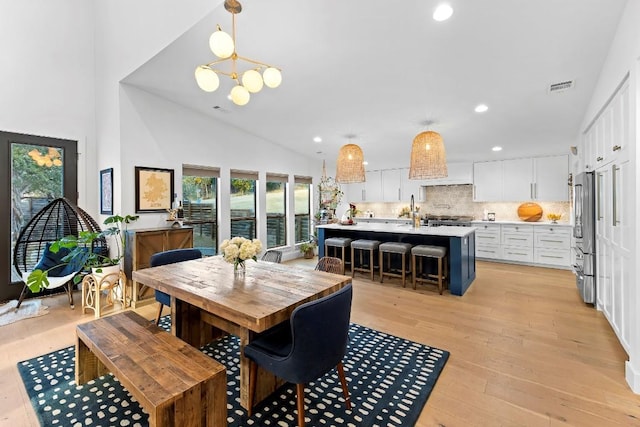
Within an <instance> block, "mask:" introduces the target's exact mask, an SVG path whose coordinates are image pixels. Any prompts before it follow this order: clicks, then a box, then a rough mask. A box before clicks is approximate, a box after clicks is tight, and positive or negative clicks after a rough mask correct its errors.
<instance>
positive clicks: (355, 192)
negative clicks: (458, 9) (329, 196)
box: [342, 170, 382, 203]
mask: <svg viewBox="0 0 640 427" xmlns="http://www.w3.org/2000/svg"><path fill="white" fill-rule="evenodd" d="M342 191H343V192H344V197H343V201H344V202H346V203H356V202H379V201H380V200H382V174H381V171H379V170H375V171H366V172H365V182H357V183H352V184H343V185H342Z"/></svg>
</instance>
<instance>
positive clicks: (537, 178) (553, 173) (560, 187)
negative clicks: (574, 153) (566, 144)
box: [532, 155, 569, 202]
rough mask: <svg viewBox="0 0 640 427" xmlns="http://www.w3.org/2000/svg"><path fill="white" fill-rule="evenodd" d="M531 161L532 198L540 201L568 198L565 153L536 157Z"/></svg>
mask: <svg viewBox="0 0 640 427" xmlns="http://www.w3.org/2000/svg"><path fill="white" fill-rule="evenodd" d="M533 160H534V163H533V167H534V181H533V199H532V200H538V201H542V202H565V201H568V200H569V158H568V156H566V155H562V156H548V157H536V158H535V159H533Z"/></svg>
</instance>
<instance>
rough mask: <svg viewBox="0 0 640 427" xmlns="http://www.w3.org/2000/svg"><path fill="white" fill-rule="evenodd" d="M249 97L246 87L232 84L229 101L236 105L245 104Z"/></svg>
mask: <svg viewBox="0 0 640 427" xmlns="http://www.w3.org/2000/svg"><path fill="white" fill-rule="evenodd" d="M250 99H251V94H250V93H249V91H248V90H247V88H246V87H244V86H242V85H237V86H234V87H233V89H231V101H233V103H234V104H236V105H241V106H242V105H247V103H248V102H249V100H250Z"/></svg>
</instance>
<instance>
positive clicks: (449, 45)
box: [125, 0, 626, 169]
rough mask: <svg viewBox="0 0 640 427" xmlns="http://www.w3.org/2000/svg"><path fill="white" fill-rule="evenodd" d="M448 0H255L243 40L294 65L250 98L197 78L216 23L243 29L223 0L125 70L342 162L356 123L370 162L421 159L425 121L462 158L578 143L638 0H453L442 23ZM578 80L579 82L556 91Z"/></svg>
mask: <svg viewBox="0 0 640 427" xmlns="http://www.w3.org/2000/svg"><path fill="white" fill-rule="evenodd" d="M439 3H441V1H440V0H403V1H392V0H349V1H336V0H304V1H299V0H298V1H295V0H243V1H242V6H243V11H242V13H240V14H238V15H237V18H236V21H237V52H238V53H239V54H240V55H243V56H246V57H249V58H252V59H257V60H260V61H264V62H268V63H270V64H274V65H276V66H278V67H281V68H282V70H283V72H282V74H283V82H282V85H281V86H280V87H279V88H277V89H268V88H266V87H265V89H263V90H262V92H260V93H258V94H253V95H252V97H251V101H250V102H249V104H248V105H246V106H243V107H239V106H236V105H234V104H233V103H232V102H231V101H229V100H228V99H227V94H228V93H229V91H230V90H231V88H232V87H233V85H232V81H231V80H230V79H228V78H226V77H222V78H221V85H220V88H219V89H218V91H216V92H214V93H205V92H203V91H201V90H200V89H199V88H198V87H197V85H196V83H195V80H194V77H193V72H194V69H195V67H196V66H197V65H198V64H202V63H206V62H210V61H213V60H214V59H215V57H214V55H213V54H212V53H211V51H210V50H209V47H208V40H209V35H210V34H211V32H212V31H213V30H214V29H215V25H216V24H217V23H219V24H220V25H221V26H222V28H223V30H226V31H228V32H230V31H231V15H230V14H229V13H228V12H226V11H225V10H224V8H223V7H222V5H220V6H219V7H217V8H216V9H215V10H214V11H213V12H212V13H211V14H210V15H208V16H206V17H203V19H202V20H201V21H200V22H198V23H196V24H195V25H194V26H193V27H192V28H191V29H190V30H189V31H188V32H187V33H185V34H184V35H183V36H181V37H180V38H179V39H177V40H175V42H173V43H172V44H171V45H169V46H167V47H166V48H165V49H164V50H163V51H161V52H159V53H158V54H157V55H156V56H155V57H154V58H151V59H150V60H149V61H148V62H147V63H146V64H143V65H142V66H141V67H140V68H139V69H138V70H136V71H135V72H134V73H132V74H131V75H130V76H128V77H127V78H126V79H125V82H127V83H129V84H133V85H135V86H138V87H140V88H142V89H144V90H147V91H149V92H152V93H154V94H157V95H159V96H161V97H164V98H167V99H169V100H172V101H174V102H176V103H179V104H182V105H184V106H187V107H189V108H192V109H194V110H198V111H200V112H202V113H204V114H207V115H209V116H211V117H212V118H215V119H217V120H221V121H224V122H227V123H229V124H231V125H233V126H236V127H239V128H242V129H244V130H246V131H248V132H250V133H252V134H255V135H258V136H260V137H262V138H264V139H267V140H269V141H272V142H275V143H277V144H280V145H283V146H286V147H289V148H290V149H292V150H295V151H298V152H300V153H303V154H307V155H310V156H312V157H314V158H319V159H327V160H328V161H329V162H330V163H332V162H333V161H334V160H335V157H336V155H337V152H338V149H339V147H340V146H341V145H343V144H345V143H347V137H346V135H349V134H353V135H356V137H355V139H353V140H352V141H353V142H355V143H357V144H359V145H360V146H361V147H362V149H363V151H364V154H365V158H366V160H368V162H369V165H368V166H367V168H368V169H381V168H392V167H408V163H409V155H410V150H411V141H412V139H413V137H414V136H415V135H416V134H417V133H419V132H420V131H423V130H426V129H427V128H426V127H425V126H424V122H425V121H432V122H433V124H432V125H431V126H430V127H429V129H432V130H436V131H438V132H439V133H440V134H441V135H442V136H443V138H444V141H445V146H446V149H447V157H448V160H449V161H454V162H456V161H474V160H489V159H500V158H515V157H523V156H536V155H546V154H561V153H568V152H569V147H570V146H571V145H575V143H576V138H577V137H578V135H579V133H580V131H581V130H582V129H581V122H582V120H583V118H584V114H585V111H586V108H587V104H588V102H589V100H590V98H591V94H592V91H593V88H594V86H595V84H596V81H597V78H598V75H599V72H600V69H601V67H602V64H603V62H604V60H605V56H606V53H607V51H608V48H609V45H610V43H611V41H612V38H613V35H614V33H615V29H616V26H617V24H618V21H619V18H620V15H621V13H622V10H623V8H624V5H625V3H626V0H528V1H524V0H482V1H477V0H476V1H472V0H466V1H465V0H451V1H449V2H448V3H449V4H451V5H452V6H453V8H454V14H453V16H452V18H451V19H449V20H448V21H445V22H436V21H434V20H433V19H432V18H431V15H432V13H433V10H434V9H435V7H436V6H437V5H438V4H439ZM247 68H248V67H247ZM565 80H575V87H574V88H572V89H570V90H567V91H564V92H561V93H553V94H550V93H548V86H549V84H551V83H556V82H561V81H565ZM479 103H485V104H487V105H488V106H489V111H488V112H486V113H484V114H478V113H475V112H474V107H475V106H476V105H477V104H479ZM214 106H219V107H220V108H219V109H214ZM316 135H319V136H321V137H322V138H323V142H322V143H314V142H313V141H312V138H313V137H314V136H316ZM494 145H500V146H502V147H503V148H504V149H503V151H502V152H500V153H494V152H492V151H491V147H493V146H494Z"/></svg>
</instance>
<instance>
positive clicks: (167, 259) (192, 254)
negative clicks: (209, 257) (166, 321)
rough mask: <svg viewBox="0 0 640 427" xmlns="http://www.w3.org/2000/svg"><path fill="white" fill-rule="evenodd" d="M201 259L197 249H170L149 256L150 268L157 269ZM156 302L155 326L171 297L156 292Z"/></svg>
mask: <svg viewBox="0 0 640 427" xmlns="http://www.w3.org/2000/svg"><path fill="white" fill-rule="evenodd" d="M198 258H202V252H200V250H199V249H191V248H189V249H172V250H170V251H164V252H158V253H155V254H153V255H151V260H150V264H151V267H158V266H160V265H166V264H173V263H176V262H182V261H189V260H192V259H198ZM156 301H158V302H159V303H160V307H159V308H158V315H157V316H156V325H157V324H158V323H160V316H162V308H163V307H164V306H165V305H166V306H169V307H170V306H171V297H170V296H169V295H168V294H165V293H164V292H161V291H156Z"/></svg>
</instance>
